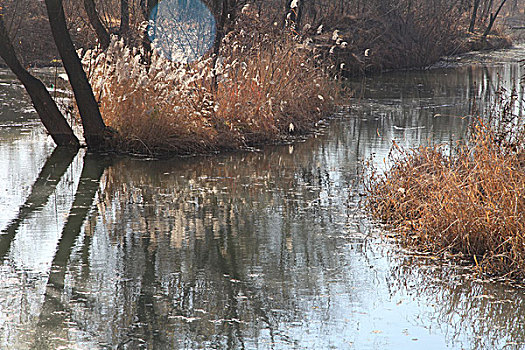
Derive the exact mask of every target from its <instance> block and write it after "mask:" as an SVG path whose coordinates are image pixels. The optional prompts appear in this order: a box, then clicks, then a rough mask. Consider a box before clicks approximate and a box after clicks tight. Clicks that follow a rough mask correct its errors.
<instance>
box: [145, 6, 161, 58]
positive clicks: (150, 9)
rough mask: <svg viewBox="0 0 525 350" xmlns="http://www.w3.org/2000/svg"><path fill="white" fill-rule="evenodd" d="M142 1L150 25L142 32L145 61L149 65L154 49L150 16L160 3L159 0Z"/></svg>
mask: <svg viewBox="0 0 525 350" xmlns="http://www.w3.org/2000/svg"><path fill="white" fill-rule="evenodd" d="M141 3H142V5H143V6H146V7H145V8H143V12H144V17H146V21H148V25H147V27H146V29H145V30H144V33H143V34H142V47H143V48H144V56H143V63H144V64H146V65H148V66H149V65H150V63H151V51H152V49H153V48H152V46H151V40H150V38H149V35H148V32H149V29H150V23H151V22H150V20H151V18H150V17H151V14H152V12H153V9H154V8H155V6H157V4H158V0H147V2H146V3H144V2H142V1H141ZM153 25H155V23H153Z"/></svg>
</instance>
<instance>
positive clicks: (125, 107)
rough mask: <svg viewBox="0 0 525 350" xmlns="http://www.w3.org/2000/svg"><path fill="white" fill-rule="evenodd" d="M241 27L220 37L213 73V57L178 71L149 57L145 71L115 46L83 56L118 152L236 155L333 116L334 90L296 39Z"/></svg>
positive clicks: (177, 67) (254, 27) (179, 66)
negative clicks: (231, 151)
mask: <svg viewBox="0 0 525 350" xmlns="http://www.w3.org/2000/svg"><path fill="white" fill-rule="evenodd" d="M244 20H245V21H248V20H250V23H249V24H250V25H247V24H244V25H239V28H243V30H240V31H234V32H232V33H230V34H229V35H228V36H227V37H226V38H225V43H224V45H223V49H222V51H221V52H220V54H219V58H218V59H217V64H216V65H215V67H214V66H213V64H214V62H215V61H214V59H213V57H208V58H207V59H203V60H202V61H200V62H197V63H193V64H183V63H174V62H171V61H168V60H166V59H164V58H162V57H161V56H159V55H156V54H155V55H153V57H152V63H151V65H150V66H149V67H147V66H145V65H143V64H141V55H140V53H139V52H137V51H136V50H130V49H129V48H126V47H124V44H123V43H122V42H121V41H113V43H112V44H111V46H110V48H109V49H108V51H107V52H105V53H100V52H96V51H95V52H93V51H91V52H87V53H86V54H85V55H84V65H85V67H86V71H88V72H89V74H88V75H89V76H90V80H91V82H92V85H93V88H94V92H95V96H97V97H98V99H99V103H100V109H101V113H102V115H103V118H104V120H105V122H106V124H107V125H108V126H110V127H112V128H113V129H115V130H116V132H117V135H118V139H119V143H118V145H117V148H118V149H120V150H122V151H126V152H136V153H142V154H144V153H145V154H154V155H164V154H190V153H207V152H211V151H216V150H221V149H236V148H242V147H245V146H250V145H254V144H261V143H266V142H273V141H277V140H281V139H283V138H286V137H290V136H291V135H293V134H297V133H303V132H306V131H308V130H311V129H312V128H313V127H314V126H315V123H316V122H317V121H319V120H320V119H322V118H325V117H327V116H328V115H329V114H331V113H332V112H333V111H334V108H335V99H336V94H337V89H338V86H337V85H336V82H334V81H330V80H329V78H328V77H327V75H325V74H324V73H323V71H322V70H321V69H319V67H317V66H316V64H315V61H314V60H313V58H312V54H311V53H310V52H308V51H307V50H304V49H301V48H300V45H299V42H298V39H297V38H295V37H293V36H292V35H291V34H290V35H288V34H287V33H282V32H280V33H272V32H268V31H267V32H263V31H261V30H260V29H261V28H258V27H257V23H254V22H253V19H244ZM213 68H215V70H214V69H213Z"/></svg>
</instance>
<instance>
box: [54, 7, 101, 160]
mask: <svg viewBox="0 0 525 350" xmlns="http://www.w3.org/2000/svg"><path fill="white" fill-rule="evenodd" d="M45 3H46V8H47V14H48V18H49V23H50V25H51V32H52V33H53V39H54V41H55V44H56V46H57V49H58V52H59V53H60V57H61V58H62V63H63V65H64V68H65V70H66V73H67V75H68V77H69V82H70V84H71V87H72V89H73V93H74V95H75V100H76V102H77V107H78V111H79V113H80V118H81V120H82V126H83V128H84V139H85V140H86V144H87V146H88V148H89V149H91V150H94V151H100V150H105V149H106V147H107V144H106V141H107V140H106V137H105V136H106V133H105V131H106V130H105V129H106V126H105V124H104V121H103V120H102V116H101V114H100V110H99V108H98V103H97V101H96V100H95V96H94V95H93V90H92V88H91V85H90V84H89V81H88V79H87V76H86V73H85V72H84V69H83V67H82V63H81V61H80V58H79V57H78V55H77V52H76V51H75V47H74V45H73V42H72V41H71V37H70V35H69V32H68V30H67V26H66V18H65V15H64V8H63V6H62V0H45Z"/></svg>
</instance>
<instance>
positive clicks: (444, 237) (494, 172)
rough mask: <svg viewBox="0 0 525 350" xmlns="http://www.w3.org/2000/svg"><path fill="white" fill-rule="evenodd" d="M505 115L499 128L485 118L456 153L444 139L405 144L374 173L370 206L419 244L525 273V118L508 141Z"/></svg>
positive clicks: (486, 266)
mask: <svg viewBox="0 0 525 350" xmlns="http://www.w3.org/2000/svg"><path fill="white" fill-rule="evenodd" d="M499 122H500V123H499V126H498V127H497V128H498V129H499V131H498V130H495V129H496V127H495V126H494V125H495V124H488V123H487V124H484V123H483V122H481V121H480V122H479V123H477V124H476V126H475V128H474V129H473V132H472V135H471V138H470V141H469V142H468V144H467V145H463V146H460V147H459V148H458V149H457V150H456V151H455V152H454V153H452V155H447V154H446V152H445V149H444V148H442V147H439V146H432V147H419V148H417V149H414V150H410V151H406V152H402V156H401V157H398V158H396V159H395V160H394V162H393V166H392V168H391V169H389V170H388V171H386V172H385V173H384V174H383V175H378V174H377V173H374V174H373V175H372V178H371V181H370V182H369V183H368V186H367V189H368V193H369V197H368V199H367V207H368V209H369V210H370V211H371V213H372V214H373V216H375V217H377V218H379V219H381V220H383V221H384V222H385V223H387V224H388V225H389V226H390V227H391V228H393V229H394V230H395V231H396V232H398V233H399V234H400V235H399V237H400V238H401V240H402V242H404V243H405V244H407V245H409V246H411V247H414V248H417V249H423V250H427V251H430V252H433V253H441V252H444V251H448V252H453V253H457V252H461V253H463V254H465V255H466V256H468V257H470V258H471V259H472V261H473V263H475V264H476V265H477V267H478V268H479V269H480V270H481V271H483V272H485V273H488V274H495V275H499V276H506V277H511V278H515V279H520V280H523V278H525V164H524V159H525V158H524V154H525V153H524V146H525V142H524V140H525V138H524V132H523V124H521V127H514V128H513V132H512V134H513V137H512V142H502V134H501V118H500V119H499ZM506 136H509V133H507V135H506ZM507 139H508V138H507Z"/></svg>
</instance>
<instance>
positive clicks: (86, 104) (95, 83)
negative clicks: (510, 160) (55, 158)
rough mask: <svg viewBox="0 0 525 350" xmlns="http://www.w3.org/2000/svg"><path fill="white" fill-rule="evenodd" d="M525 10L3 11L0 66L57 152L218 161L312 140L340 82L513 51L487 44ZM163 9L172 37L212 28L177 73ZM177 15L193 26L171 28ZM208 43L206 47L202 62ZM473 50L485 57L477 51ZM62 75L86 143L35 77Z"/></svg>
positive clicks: (195, 0)
mask: <svg viewBox="0 0 525 350" xmlns="http://www.w3.org/2000/svg"><path fill="white" fill-rule="evenodd" d="M522 2H523V0H499V1H492V0H490V1H489V0H419V1H412V0H366V1H363V0H341V1H332V0H308V1H307V0H264V1H263V0H203V1H200V0H177V1H175V0H162V1H158V0H147V1H144V0H44V1H38V0H2V1H1V3H0V4H1V5H0V46H1V49H0V56H1V57H2V58H3V60H4V62H5V63H6V64H7V65H8V66H9V67H10V68H11V70H12V71H13V72H14V73H15V74H16V75H17V77H18V78H19V80H20V81H21V82H22V83H23V84H24V86H25V87H26V90H27V91H28V93H29V95H30V96H31V99H32V101H33V103H34V105H35V109H36V110H37V113H38V114H39V116H40V118H41V120H42V122H43V124H44V125H45V127H46V129H47V131H48V132H49V133H50V135H51V136H52V137H53V139H54V140H55V142H56V143H57V145H59V146H67V147H78V145H79V144H81V143H83V142H85V144H86V145H87V147H88V148H89V149H90V150H91V151H97V152H98V151H102V152H106V151H117V152H125V153H140V154H147V155H166V154H180V153H183V154H187V153H202V152H213V151H217V150H222V149H238V148H242V147H246V146H252V145H257V144H262V143H267V142H276V141H281V140H283V139H287V138H288V137H290V136H295V135H297V134H301V133H306V132H309V131H311V130H312V129H314V128H315V125H316V123H317V122H318V121H319V120H320V119H323V118H326V117H329V116H330V114H331V113H333V111H334V110H335V108H336V105H337V104H338V102H337V96H338V94H339V86H338V85H337V83H335V82H334V81H336V80H338V79H340V78H341V77H342V76H349V75H354V74H361V73H366V72H370V71H382V70H388V69H396V68H409V67H420V66H425V65H428V64H430V63H433V62H435V61H436V60H438V59H439V58H440V57H441V56H443V55H448V54H453V53H459V52H463V51H467V50H470V49H472V48H483V47H491V48H494V47H501V46H505V45H508V44H509V43H508V41H506V40H505V39H501V40H499V41H498V40H491V39H490V38H491V37H497V38H501V36H500V35H498V30H497V21H496V19H497V18H498V17H499V16H501V15H500V14H502V13H504V12H505V11H507V12H509V11H510V12H512V11H518V10H516V9H519V8H520V7H519V6H520V3H522ZM160 6H166V7H167V8H168V12H169V11H171V13H172V14H173V18H172V19H171V21H172V22H173V23H175V27H174V28H176V26H178V28H179V29H178V30H175V31H174V32H173V33H171V34H173V35H171V34H170V33H168V34H167V37H174V36H175V37H177V35H178V34H177V33H176V32H179V34H180V33H181V32H185V31H186V32H190V31H191V30H193V29H194V28H198V27H202V26H203V24H204V22H206V21H207V20H206V19H204V20H203V18H204V17H205V16H204V17H203V16H200V17H199V16H197V17H193V16H194V15H195V14H196V13H197V9H200V10H199V11H204V12H205V13H210V17H211V18H212V19H213V20H212V22H213V24H212V28H208V29H206V31H205V32H202V33H200V34H202V35H197V36H195V35H194V37H192V36H191V35H185V36H184V35H183V36H178V39H176V40H175V42H173V43H170V45H172V44H173V45H176V46H178V47H179V48H183V50H182V51H186V53H185V54H186V56H187V57H186V59H185V60H184V59H183V60H178V61H177V62H172V61H174V60H173V57H171V56H170V55H171V54H166V52H164V53H163V52H162V51H163V49H164V48H165V47H163V44H160V46H159V45H158V43H156V42H155V39H154V36H152V35H151V33H157V32H158V31H157V29H158V24H157V22H155V19H156V18H157V17H156V16H157V15H158V13H159V12H158V11H160V10H158V9H159V8H160ZM202 9H204V10H202ZM184 11H186V12H184ZM181 13H185V14H186V15H185V18H183V21H186V22H188V20H189V22H188V23H186V22H184V24H181V23H178V22H177V21H179V19H177V18H178V17H177V16H178V14H181ZM186 17H188V18H189V19H188V18H186ZM208 22H209V21H208ZM173 23H172V24H173ZM209 23H211V22H209ZM180 28H182V29H180ZM203 37H212V39H211V40H212V42H210V43H208V46H207V49H206V50H205V51H203V52H202V53H200V54H198V55H197V54H196V51H198V50H197V46H198V45H200V44H198V43H197V41H199V40H200V39H201V38H203ZM473 38H477V39H476V40H477V41H478V42H479V43H481V44H480V45H479V47H477V46H476V47H474V46H473V45H471V44H469V43H470V42H471V41H472V40H473ZM194 39H195V40H194ZM478 39H479V40H478ZM177 40H178V41H179V42H176V41H177ZM474 41H475V40H474ZM494 43H496V44H494ZM201 44H202V43H201ZM79 49H81V50H79ZM76 52H81V53H82V56H81V57H80V56H79V55H78V54H77V53H76ZM182 56H184V52H183V53H182ZM190 57H191V58H192V59H189V58H190ZM57 63H61V64H63V66H64V68H65V71H66V73H67V77H68V79H67V80H68V84H70V87H71V90H72V91H73V93H74V101H73V102H72V103H73V104H74V105H75V108H74V110H76V111H77V113H76V114H77V120H79V121H80V124H81V125H82V127H83V131H82V132H83V135H82V136H83V137H81V138H80V141H79V139H78V137H77V136H80V135H76V133H77V131H76V130H73V129H72V128H71V127H70V126H69V125H68V122H67V119H66V118H64V116H63V114H64V113H65V112H66V110H64V109H63V108H61V106H58V105H56V103H55V102H54V101H53V98H52V96H50V94H49V93H48V92H47V91H46V88H47V90H49V87H44V85H43V84H41V83H40V82H38V79H36V78H35V77H34V76H33V75H32V74H31V71H30V70H29V69H27V67H30V66H32V65H50V64H57ZM67 110H69V109H67Z"/></svg>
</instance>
